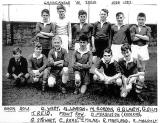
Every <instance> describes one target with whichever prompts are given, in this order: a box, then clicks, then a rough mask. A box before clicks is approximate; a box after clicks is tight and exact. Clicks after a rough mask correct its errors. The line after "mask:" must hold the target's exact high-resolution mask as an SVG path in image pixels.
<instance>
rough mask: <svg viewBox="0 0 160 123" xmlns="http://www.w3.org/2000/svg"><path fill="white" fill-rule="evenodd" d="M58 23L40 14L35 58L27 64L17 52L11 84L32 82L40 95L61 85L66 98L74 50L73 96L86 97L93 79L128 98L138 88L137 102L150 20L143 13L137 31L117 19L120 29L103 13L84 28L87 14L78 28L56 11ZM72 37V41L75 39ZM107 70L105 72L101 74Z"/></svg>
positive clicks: (120, 15) (60, 8)
mask: <svg viewBox="0 0 160 123" xmlns="http://www.w3.org/2000/svg"><path fill="white" fill-rule="evenodd" d="M57 12H58V14H59V20H58V21H57V22H56V23H51V22H49V16H50V13H49V11H48V10H47V9H44V10H42V12H41V16H42V18H43V20H42V22H39V23H37V24H36V38H37V40H38V42H37V43H35V49H34V53H33V54H31V55H30V56H29V58H28V62H27V60H26V59H25V58H24V57H23V56H22V55H21V50H20V49H19V48H15V49H14V50H13V56H14V57H13V58H11V59H10V62H9V66H8V73H7V77H8V78H14V79H15V80H16V82H22V83H23V82H24V81H25V80H26V79H28V78H32V82H39V81H41V82H42V91H45V87H46V85H48V86H49V87H53V86H54V85H55V84H56V82H58V80H61V81H60V82H59V83H58V85H59V87H60V89H61V91H62V93H66V87H65V86H66V83H67V81H68V64H69V60H68V48H70V47H71V46H72V44H74V54H73V66H72V67H73V70H74V74H75V91H74V93H75V94H78V93H79V92H80V93H82V94H83V93H85V92H86V90H87V85H88V84H89V81H90V72H91V73H93V74H94V75H93V79H94V80H99V81H103V82H104V84H112V83H114V84H117V85H118V86H120V89H121V92H120V95H121V97H126V96H127V94H128V92H129V91H130V90H131V89H132V84H133V83H135V84H136V90H135V92H136V93H137V96H138V97H139V99H140V100H142V98H141V96H140V94H141V91H142V88H143V86H144V75H145V64H146V61H147V60H149V53H148V42H149V39H150V37H151V29H150V27H148V26H146V25H145V21H146V16H145V14H144V13H139V14H138V16H137V22H138V25H132V26H131V25H127V24H124V23H123V20H124V18H125V17H124V14H123V13H122V12H118V13H117V14H116V20H117V24H113V25H112V24H111V23H110V22H107V17H108V10H107V9H101V11H100V14H99V15H100V21H97V22H96V23H94V24H93V25H91V24H88V23H86V19H87V13H86V11H84V10H80V11H79V12H78V18H79V20H80V23H78V24H75V25H74V26H73V27H72V29H71V24H70V23H69V21H68V20H67V19H66V17H65V12H66V8H65V7H64V6H63V5H58V6H57ZM71 30H72V32H73V41H72V36H71ZM101 68H103V71H101Z"/></svg>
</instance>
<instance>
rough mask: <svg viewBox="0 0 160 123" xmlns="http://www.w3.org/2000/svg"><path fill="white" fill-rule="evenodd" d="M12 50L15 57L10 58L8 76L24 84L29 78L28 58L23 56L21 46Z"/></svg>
mask: <svg viewBox="0 0 160 123" xmlns="http://www.w3.org/2000/svg"><path fill="white" fill-rule="evenodd" d="M12 52H13V57H12V58H10V60H9V64H8V73H7V74H6V77H7V78H8V79H13V80H14V82H15V84H16V85H18V84H21V85H23V84H25V82H26V80H27V79H28V78H29V73H28V70H27V69H28V63H27V59H26V58H24V57H23V56H22V54H21V53H22V51H21V49H20V48H19V47H15V48H14V49H13V51H12Z"/></svg>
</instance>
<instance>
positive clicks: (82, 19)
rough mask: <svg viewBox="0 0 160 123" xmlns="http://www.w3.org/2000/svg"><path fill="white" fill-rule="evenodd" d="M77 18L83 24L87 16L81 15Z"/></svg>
mask: <svg viewBox="0 0 160 123" xmlns="http://www.w3.org/2000/svg"><path fill="white" fill-rule="evenodd" d="M78 18H79V20H80V23H85V22H86V19H87V15H86V14H83V15H80V16H79V17H78Z"/></svg>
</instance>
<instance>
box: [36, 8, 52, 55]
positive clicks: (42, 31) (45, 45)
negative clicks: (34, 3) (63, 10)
mask: <svg viewBox="0 0 160 123" xmlns="http://www.w3.org/2000/svg"><path fill="white" fill-rule="evenodd" d="M41 16H42V18H43V20H42V22H38V23H37V24H36V37H37V39H38V41H39V42H40V43H41V44H42V54H44V55H45V56H46V57H48V53H49V50H50V48H51V39H52V37H53V36H54V35H55V25H54V24H53V23H51V22H50V21H49V17H50V13H49V10H48V9H43V10H42V12H41Z"/></svg>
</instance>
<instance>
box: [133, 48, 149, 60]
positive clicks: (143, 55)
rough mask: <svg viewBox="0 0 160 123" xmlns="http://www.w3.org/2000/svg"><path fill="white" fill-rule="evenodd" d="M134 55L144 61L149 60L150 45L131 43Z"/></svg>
mask: <svg viewBox="0 0 160 123" xmlns="http://www.w3.org/2000/svg"><path fill="white" fill-rule="evenodd" d="M131 49H132V56H133V57H134V58H137V59H139V60H142V61H147V60H149V53H148V45H144V46H138V45H131Z"/></svg>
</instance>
